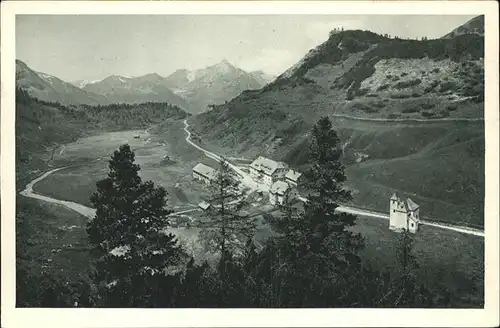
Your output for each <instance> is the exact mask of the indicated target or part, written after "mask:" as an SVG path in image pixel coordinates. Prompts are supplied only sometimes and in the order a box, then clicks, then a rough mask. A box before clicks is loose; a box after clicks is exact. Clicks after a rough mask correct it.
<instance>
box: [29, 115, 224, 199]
mask: <svg viewBox="0 0 500 328" xmlns="http://www.w3.org/2000/svg"><path fill="white" fill-rule="evenodd" d="M182 126H183V125H182V122H181V121H169V122H166V123H164V124H162V125H161V126H158V127H156V128H154V129H152V130H151V131H152V132H153V133H152V134H151V135H149V134H145V132H144V131H123V132H112V133H105V134H101V135H98V136H93V137H88V138H81V139H79V140H78V141H77V142H74V143H70V144H68V145H66V146H65V148H64V151H63V152H62V153H60V154H57V155H56V156H55V161H57V162H58V163H65V164H67V163H76V162H78V160H83V161H84V162H85V164H82V165H77V166H74V167H70V168H67V169H64V170H61V171H58V172H55V173H54V174H51V175H50V176H49V177H47V178H46V179H44V180H42V181H40V182H39V183H37V184H36V185H35V186H34V190H35V192H39V193H41V194H44V195H47V196H51V197H53V198H56V199H63V200H71V201H76V202H78V203H81V204H84V205H87V206H90V205H91V204H90V199H89V198H90V195H91V194H92V193H93V192H94V191H95V190H96V182H97V181H99V180H100V179H102V178H104V177H105V176H106V175H107V173H108V167H107V165H108V161H107V160H108V159H109V158H110V156H111V154H112V153H113V151H115V150H116V149H118V147H119V146H120V145H121V144H124V143H129V144H130V146H131V148H132V150H133V151H134V152H135V155H136V163H138V164H139V165H140V166H141V171H140V175H141V177H142V179H143V180H144V181H147V180H150V181H153V182H155V184H157V185H159V186H162V187H164V188H166V189H167V192H168V201H169V202H168V205H169V206H171V207H175V206H183V205H186V204H197V203H198V202H199V201H200V200H201V199H202V198H203V197H204V196H206V187H205V186H203V185H201V184H199V183H196V182H193V179H192V168H193V167H194V166H195V165H196V163H198V162H200V161H202V162H204V163H206V164H208V165H212V166H213V167H215V165H216V164H215V163H214V162H213V161H211V160H210V159H208V158H206V157H204V155H203V154H202V153H201V152H198V151H196V150H195V149H193V148H192V147H191V146H190V145H188V144H187V143H186V142H185V140H184V138H185V133H184V131H183V130H182ZM140 133H142V134H143V135H144V136H141V138H140V139H134V138H133V136H134V135H136V134H140ZM165 155H167V156H168V157H169V159H168V160H165V158H164V156H165ZM92 156H95V158H100V160H99V161H92V162H90V163H89V161H88V159H89V158H90V157H92ZM68 181H71V183H68Z"/></svg>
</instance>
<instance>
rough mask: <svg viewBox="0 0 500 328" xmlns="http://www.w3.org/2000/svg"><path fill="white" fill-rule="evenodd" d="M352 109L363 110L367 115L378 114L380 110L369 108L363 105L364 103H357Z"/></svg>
mask: <svg viewBox="0 0 500 328" xmlns="http://www.w3.org/2000/svg"><path fill="white" fill-rule="evenodd" d="M352 108H355V109H359V110H362V111H363V112H365V113H377V112H378V109H376V108H373V107H371V106H368V105H366V104H363V103H356V104H354V105H353V106H352Z"/></svg>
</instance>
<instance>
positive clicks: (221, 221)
mask: <svg viewBox="0 0 500 328" xmlns="http://www.w3.org/2000/svg"><path fill="white" fill-rule="evenodd" d="M210 195H211V196H210V197H211V199H210V200H209V201H210V205H211V207H210V209H209V210H208V211H207V215H208V220H209V221H208V222H207V223H206V224H205V225H204V228H203V230H202V232H201V238H202V240H204V242H205V246H206V249H207V251H209V252H211V253H213V254H216V255H218V257H219V259H220V260H219V263H218V266H217V269H216V270H217V272H218V275H219V287H220V293H221V295H220V298H221V302H224V301H225V300H229V298H230V295H234V294H235V291H236V290H237V288H239V287H238V286H236V284H235V283H232V282H234V281H235V279H236V277H235V275H238V274H239V273H238V272H237V271H238V263H237V261H236V259H235V257H242V256H243V254H244V249H245V242H246V241H247V240H248V238H252V237H253V234H254V230H255V222H254V219H252V218H250V217H249V216H248V215H243V214H242V213H241V209H242V208H243V207H244V206H245V204H246V202H245V190H244V188H242V186H241V185H240V182H239V181H238V179H236V177H235V176H234V173H233V171H232V169H231V168H230V167H229V165H228V163H227V162H226V161H225V160H224V159H223V160H222V161H220V165H219V168H218V170H217V173H216V176H215V178H214V179H213V180H212V181H211V185H210Z"/></svg>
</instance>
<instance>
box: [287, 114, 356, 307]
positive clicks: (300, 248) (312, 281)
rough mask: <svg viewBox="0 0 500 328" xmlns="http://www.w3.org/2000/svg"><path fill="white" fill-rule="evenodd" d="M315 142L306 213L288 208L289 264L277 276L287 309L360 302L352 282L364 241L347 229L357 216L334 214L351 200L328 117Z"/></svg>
mask: <svg viewBox="0 0 500 328" xmlns="http://www.w3.org/2000/svg"><path fill="white" fill-rule="evenodd" d="M311 139H312V140H311V145H310V147H309V152H310V153H309V162H308V167H309V169H308V170H306V171H305V172H304V178H305V179H304V183H303V184H304V185H303V188H301V189H304V190H306V191H307V201H306V202H305V203H304V205H303V210H302V211H298V210H292V211H290V208H289V207H285V208H284V209H286V211H285V213H284V214H285V215H284V222H282V224H281V226H282V229H284V231H282V233H283V234H282V238H281V239H280V249H281V250H280V253H281V254H284V256H285V264H282V265H280V267H281V269H280V270H282V271H283V272H281V273H278V274H279V275H281V276H283V277H285V278H284V279H286V280H287V282H286V283H285V285H286V286H288V288H285V289H284V291H283V290H282V291H281V294H282V295H285V296H283V297H285V298H286V300H287V302H288V304H287V306H345V305H350V304H352V303H354V302H355V301H356V299H357V298H356V297H357V296H356V293H355V290H354V289H353V288H352V287H351V285H352V284H351V282H350V279H351V278H352V277H355V276H359V275H358V274H357V273H358V272H359V270H360V258H359V255H358V252H359V251H360V249H361V248H362V247H363V240H362V238H361V236H360V235H358V234H355V233H353V232H352V231H350V230H349V228H350V227H352V226H353V225H354V224H355V216H353V215H351V214H346V213H339V212H336V209H337V208H338V207H339V204H340V203H343V202H346V201H348V200H350V199H351V195H350V193H349V192H348V191H347V190H345V189H344V187H343V184H344V182H345V181H346V176H345V173H344V166H343V164H342V162H341V160H342V158H341V156H342V148H341V145H340V140H339V137H338V135H337V133H336V131H335V130H334V129H333V128H332V123H331V121H330V120H329V119H328V118H327V117H324V118H321V119H320V120H319V121H318V123H317V124H316V125H315V126H314V127H313V129H312V138H311ZM301 187H302V186H301ZM334 294H335V295H336V296H335V297H332V295H334Z"/></svg>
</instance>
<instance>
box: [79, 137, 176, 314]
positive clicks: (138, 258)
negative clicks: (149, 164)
mask: <svg viewBox="0 0 500 328" xmlns="http://www.w3.org/2000/svg"><path fill="white" fill-rule="evenodd" d="M134 161H135V155H134V153H133V152H132V151H131V150H130V147H129V145H123V146H121V147H120V149H119V150H118V151H115V152H114V154H113V156H112V157H111V160H110V161H109V173H108V177H107V178H105V179H103V180H100V181H99V182H97V192H95V193H94V194H93V195H92V196H91V202H92V204H93V206H94V208H95V209H96V215H95V217H94V218H93V220H91V221H89V223H88V226H87V233H88V236H89V240H90V242H91V244H92V245H93V246H94V248H95V252H96V253H97V254H98V255H99V261H98V264H97V270H96V271H97V272H96V275H95V279H96V280H97V281H96V282H97V283H99V284H100V286H101V287H103V290H105V291H106V293H105V294H106V295H107V296H106V297H107V300H104V301H103V302H104V303H107V305H128V306H133V305H136V306H137V305H141V303H144V302H146V301H145V299H147V297H148V293H149V291H148V290H150V289H151V286H147V284H148V282H149V281H151V280H152V279H151V277H152V276H155V275H156V276H165V274H166V273H168V270H169V268H171V267H172V266H174V265H176V264H178V261H179V255H180V249H179V247H178V246H177V240H176V238H175V237H174V236H173V235H172V234H169V233H168V232H167V230H166V229H167V227H168V224H169V221H168V219H167V216H168V214H169V213H170V211H169V210H168V209H167V208H166V195H167V194H166V191H165V189H164V188H162V187H156V186H155V185H154V184H153V182H150V181H148V182H142V180H141V177H140V176H139V170H140V167H139V165H137V164H134ZM155 279H156V278H155ZM155 279H153V280H155Z"/></svg>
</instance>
